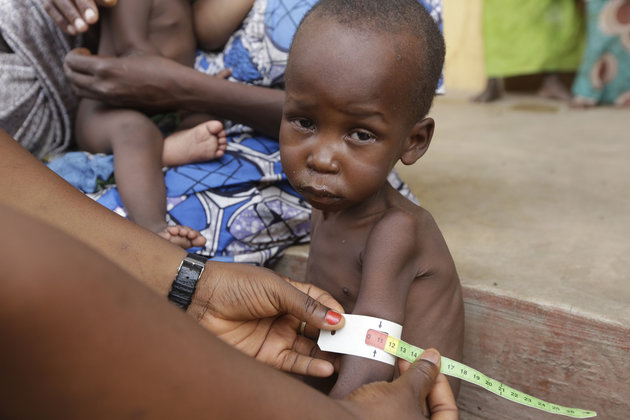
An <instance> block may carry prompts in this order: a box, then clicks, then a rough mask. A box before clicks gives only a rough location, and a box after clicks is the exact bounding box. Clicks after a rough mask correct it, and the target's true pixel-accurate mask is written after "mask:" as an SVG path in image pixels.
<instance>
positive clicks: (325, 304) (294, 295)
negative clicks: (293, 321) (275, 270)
mask: <svg viewBox="0 0 630 420" xmlns="http://www.w3.org/2000/svg"><path fill="white" fill-rule="evenodd" d="M285 280H286V282H287V283H286V284H287V287H286V288H285V291H284V293H282V294H280V295H279V296H278V298H279V304H280V305H281V306H282V309H284V310H285V311H286V312H287V313H289V314H291V315H293V316H295V317H296V318H298V319H299V320H301V321H306V323H307V324H308V325H310V326H311V327H315V328H319V329H325V330H338V329H340V328H341V327H343V325H344V323H345V320H344V318H343V315H342V313H343V307H342V306H341V305H340V304H339V302H337V301H336V300H335V299H334V298H333V297H332V296H331V295H330V294H328V293H326V292H324V291H323V290H322V289H320V288H319V287H316V286H313V285H312V284H308V283H300V282H294V281H291V280H289V279H285ZM291 286H293V287H291Z"/></svg>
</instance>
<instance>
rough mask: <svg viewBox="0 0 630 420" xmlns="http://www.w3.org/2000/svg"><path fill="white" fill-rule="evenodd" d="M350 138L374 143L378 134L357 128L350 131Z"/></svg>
mask: <svg viewBox="0 0 630 420" xmlns="http://www.w3.org/2000/svg"><path fill="white" fill-rule="evenodd" d="M349 137H350V139H352V140H353V141H355V142H358V143H372V142H374V141H376V136H375V135H374V134H372V133H370V132H369V131H363V130H357V131H353V132H352V133H350V136H349Z"/></svg>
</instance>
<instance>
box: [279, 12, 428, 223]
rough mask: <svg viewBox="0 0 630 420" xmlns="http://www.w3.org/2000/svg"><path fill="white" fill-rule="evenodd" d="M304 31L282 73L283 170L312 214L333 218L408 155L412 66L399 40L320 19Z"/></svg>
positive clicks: (380, 184) (369, 193)
mask: <svg viewBox="0 0 630 420" xmlns="http://www.w3.org/2000/svg"><path fill="white" fill-rule="evenodd" d="M302 29H303V30H302V31H301V32H300V34H299V35H298V36H297V37H296V39H295V41H294V42H295V44H294V45H293V47H292V50H291V61H290V64H289V67H288V68H287V72H286V100H285V103H284V109H283V118H282V125H281V128H280V153H281V158H282V166H283V169H284V171H285V173H286V174H287V177H288V179H289V181H290V182H291V184H292V185H293V187H294V188H295V189H296V190H297V191H298V192H299V193H300V194H302V195H303V196H304V198H305V199H306V200H307V201H308V202H309V203H310V204H311V205H312V206H313V207H315V208H318V209H320V210H325V211H337V210H341V209H344V208H349V207H353V206H355V205H356V204H359V203H361V202H364V201H365V200H367V199H369V198H371V197H372V196H374V194H375V193H376V192H378V191H379V190H380V189H381V188H382V187H383V186H384V185H385V182H386V180H387V175H388V174H389V172H390V171H391V170H392V168H393V167H394V165H395V164H396V162H397V161H398V159H399V158H400V157H401V154H402V153H403V152H404V150H405V148H406V147H407V143H408V142H407V140H408V136H409V132H410V129H411V127H412V126H413V125H414V124H415V123H416V121H415V120H414V119H413V118H411V117H410V112H409V105H410V100H409V97H410V95H409V80H410V77H409V75H408V71H407V69H408V67H409V66H408V64H407V63H406V62H405V58H401V57H400V56H399V55H398V54H397V53H396V49H395V48H394V41H397V43H398V44H400V41H401V39H403V40H404V38H400V36H399V35H395V36H392V35H387V34H374V33H367V32H365V33H362V32H357V31H349V30H348V29H346V28H344V27H343V26H341V25H340V24H338V23H334V22H333V23H331V22H322V21H321V20H317V19H313V20H312V21H310V22H308V24H307V25H305V26H304V27H303V28H302ZM403 42H404V41H403Z"/></svg>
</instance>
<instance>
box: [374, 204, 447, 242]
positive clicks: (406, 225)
mask: <svg viewBox="0 0 630 420" xmlns="http://www.w3.org/2000/svg"><path fill="white" fill-rule="evenodd" d="M404 200H405V201H406V202H399V203H395V204H394V205H390V206H389V207H388V209H387V210H386V211H385V212H384V213H383V215H382V217H380V219H379V220H378V222H377V223H376V224H375V225H374V227H373V229H372V234H373V235H376V236H377V237H379V238H387V237H389V238H392V239H396V240H397V241H398V242H400V241H403V240H404V238H409V240H412V241H413V242H415V241H416V240H418V239H419V235H420V234H422V233H423V231H426V230H433V229H434V227H435V220H434V219H433V216H431V213H429V211H427V210H426V209H425V208H423V207H421V206H418V205H416V204H414V203H412V202H411V201H409V200H407V199H406V198H404Z"/></svg>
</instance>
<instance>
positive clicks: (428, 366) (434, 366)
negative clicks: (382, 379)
mask: <svg viewBox="0 0 630 420" xmlns="http://www.w3.org/2000/svg"><path fill="white" fill-rule="evenodd" d="M441 358H442V357H441V356H440V353H439V352H438V351H437V350H435V349H427V350H425V351H424V352H423V353H422V354H421V355H420V357H419V358H418V359H416V361H415V362H414V363H413V364H411V366H409V368H408V369H406V370H405V372H404V373H403V374H402V375H401V376H400V378H398V379H397V381H396V382H398V381H402V382H403V383H402V385H403V386H404V387H409V388H410V389H411V390H412V392H413V394H414V395H416V396H417V397H418V401H421V402H424V401H425V400H426V398H427V396H428V395H429V393H430V392H431V389H433V385H434V384H435V380H436V378H437V376H438V374H439V373H440V364H441V363H440V360H441Z"/></svg>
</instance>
